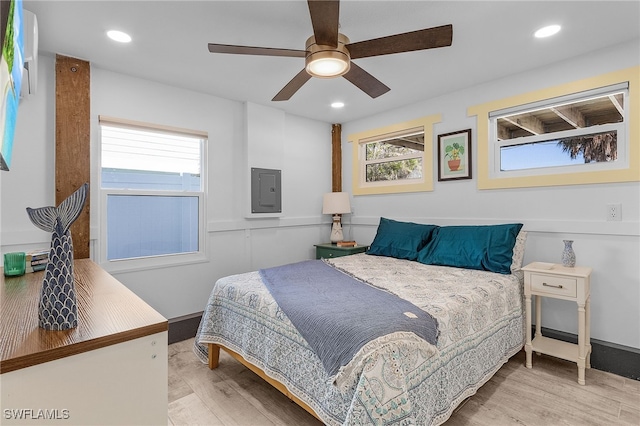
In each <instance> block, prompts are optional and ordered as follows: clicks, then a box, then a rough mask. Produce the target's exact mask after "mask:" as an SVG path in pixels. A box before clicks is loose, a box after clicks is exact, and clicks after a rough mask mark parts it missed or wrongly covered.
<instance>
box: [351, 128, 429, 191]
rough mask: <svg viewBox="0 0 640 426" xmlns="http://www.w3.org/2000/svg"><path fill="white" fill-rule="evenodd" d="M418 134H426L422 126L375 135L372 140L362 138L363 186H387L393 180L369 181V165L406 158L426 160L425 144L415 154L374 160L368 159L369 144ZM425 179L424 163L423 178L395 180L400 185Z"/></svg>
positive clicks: (360, 155)
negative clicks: (421, 149)
mask: <svg viewBox="0 0 640 426" xmlns="http://www.w3.org/2000/svg"><path fill="white" fill-rule="evenodd" d="M417 134H423V135H424V129H423V128H422V127H416V128H413V129H406V130H405V131H400V132H395V133H392V134H386V135H380V136H374V137H373V138H371V139H370V140H367V139H361V140H360V141H359V142H358V144H359V145H360V150H361V152H359V154H358V155H359V157H360V184H361V185H362V186H363V187H365V188H366V187H375V186H385V185H389V182H391V181H374V182H367V166H369V165H372V164H383V163H392V162H396V161H404V160H413V159H420V161H422V162H424V144H423V147H422V148H423V151H422V152H416V153H415V154H405V155H399V156H396V157H386V158H376V159H372V160H367V145H369V144H373V143H385V142H386V141H388V140H392V139H395V138H399V137H403V136H414V135H417ZM423 181H424V163H423V164H422V177H421V178H413V179H398V180H396V181H393V182H394V183H396V184H398V185H406V184H410V183H416V182H423Z"/></svg>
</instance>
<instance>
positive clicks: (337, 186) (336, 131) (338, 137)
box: [331, 124, 342, 192]
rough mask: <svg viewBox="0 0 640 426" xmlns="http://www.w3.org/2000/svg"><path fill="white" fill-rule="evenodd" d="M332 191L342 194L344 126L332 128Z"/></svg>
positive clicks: (335, 125)
mask: <svg viewBox="0 0 640 426" xmlns="http://www.w3.org/2000/svg"><path fill="white" fill-rule="evenodd" d="M331 190H332V191H333V192H342V125H341V124H333V125H332V126H331Z"/></svg>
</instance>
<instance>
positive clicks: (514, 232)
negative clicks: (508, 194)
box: [417, 223, 522, 274]
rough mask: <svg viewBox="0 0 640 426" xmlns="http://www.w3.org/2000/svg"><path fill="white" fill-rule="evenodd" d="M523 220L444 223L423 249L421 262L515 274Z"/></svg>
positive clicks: (419, 260)
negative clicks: (512, 264)
mask: <svg viewBox="0 0 640 426" xmlns="http://www.w3.org/2000/svg"><path fill="white" fill-rule="evenodd" d="M521 228H522V224H521V223H513V224H504V225H484V226H483V225H477V226H442V227H439V228H438V229H437V230H436V231H435V232H434V234H433V236H432V237H431V240H430V241H429V243H428V244H427V245H426V246H425V247H424V248H423V249H422V250H420V253H419V254H418V259H417V260H418V262H421V263H426V264H427V265H443V266H454V267H457V268H467V269H479V270H483V271H491V272H497V273H500V274H510V273H511V262H512V259H513V247H514V245H515V243H516V238H517V236H518V233H519V232H520V229H521Z"/></svg>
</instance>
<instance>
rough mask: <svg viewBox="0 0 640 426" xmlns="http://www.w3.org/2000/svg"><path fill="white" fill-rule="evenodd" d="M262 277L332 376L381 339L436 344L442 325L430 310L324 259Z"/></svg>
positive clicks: (271, 270) (271, 271)
mask: <svg viewBox="0 0 640 426" xmlns="http://www.w3.org/2000/svg"><path fill="white" fill-rule="evenodd" d="M260 276H261V277H262V280H263V281H264V283H265V285H266V287H267V288H268V289H269V291H270V292H271V295H272V296H273V298H274V299H275V301H276V302H277V303H278V306H280V308H281V309H282V311H283V312H284V313H285V314H286V315H287V317H288V318H289V320H290V321H291V322H292V323H293V325H294V326H295V327H296V329H297V330H298V331H299V332H300V334H301V335H302V337H304V339H305V340H306V341H307V343H308V344H309V346H311V348H312V349H313V350H314V352H315V353H316V354H317V355H318V357H319V358H320V360H321V361H322V364H323V366H324V368H325V370H326V371H327V374H328V375H329V376H330V377H334V376H335V375H336V374H337V373H338V371H339V370H340V367H342V366H345V365H347V364H348V363H349V361H351V359H352V358H353V357H354V356H355V354H356V353H357V352H358V350H360V348H362V347H363V346H364V345H365V344H367V343H368V342H370V341H372V340H374V339H376V338H378V337H381V336H386V335H388V334H391V333H394V332H399V331H404V332H413V333H415V334H416V335H418V336H419V337H421V338H423V339H425V340H426V341H427V342H429V343H431V344H432V345H434V346H435V345H436V343H437V340H438V324H437V321H436V319H435V318H433V317H432V316H431V315H429V314H428V313H427V312H425V311H423V310H421V309H420V308H418V307H416V306H415V305H413V304H412V303H411V302H409V301H407V300H404V299H401V298H400V297H398V296H396V295H393V294H391V293H388V292H386V291H383V290H380V289H378V288H375V287H372V286H370V285H368V284H366V283H363V282H362V281H358V280H356V279H354V278H352V277H351V276H349V275H347V274H345V273H343V272H341V271H339V270H337V269H335V268H333V267H331V266H329V265H327V264H325V263H324V262H323V261H322V260H308V261H304V262H299V263H293V264H289V265H284V266H278V267H275V268H269V269H261V270H260Z"/></svg>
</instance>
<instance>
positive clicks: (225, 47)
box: [209, 43, 307, 58]
mask: <svg viewBox="0 0 640 426" xmlns="http://www.w3.org/2000/svg"><path fill="white" fill-rule="evenodd" d="M209 52H211V53H235V54H239V55H265V56H291V57H295V58H304V57H305V56H306V54H307V52H306V51H304V50H296V49H276V48H272V47H252V46H236V45H233V44H217V43H209Z"/></svg>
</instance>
